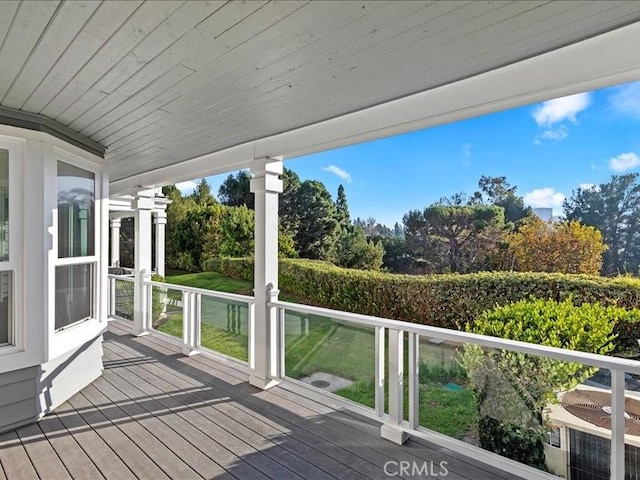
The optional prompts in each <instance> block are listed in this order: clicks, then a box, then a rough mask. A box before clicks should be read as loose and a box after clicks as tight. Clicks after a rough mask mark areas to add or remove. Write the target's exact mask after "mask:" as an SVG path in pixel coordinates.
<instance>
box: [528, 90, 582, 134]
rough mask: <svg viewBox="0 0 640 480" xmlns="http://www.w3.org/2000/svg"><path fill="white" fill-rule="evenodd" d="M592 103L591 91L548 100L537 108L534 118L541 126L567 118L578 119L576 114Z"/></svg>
mask: <svg viewBox="0 0 640 480" xmlns="http://www.w3.org/2000/svg"><path fill="white" fill-rule="evenodd" d="M590 103H591V95H590V94H589V93H577V94H575V95H569V96H568V97H561V98H555V99H553V100H548V101H546V102H544V103H543V104H542V105H540V106H539V107H538V108H536V109H535V111H534V112H533V118H534V119H535V121H536V123H537V124H538V125H539V126H541V127H550V126H552V125H554V124H556V123H560V122H563V121H565V120H571V121H572V122H575V121H576V115H577V114H578V113H580V112H581V111H583V110H584V109H586V108H587V107H588V106H589V104H590Z"/></svg>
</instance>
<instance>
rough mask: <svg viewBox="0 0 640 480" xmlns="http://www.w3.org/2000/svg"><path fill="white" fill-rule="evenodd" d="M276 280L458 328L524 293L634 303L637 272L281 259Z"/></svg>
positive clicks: (383, 312) (325, 297) (229, 262)
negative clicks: (407, 271) (409, 269)
mask: <svg viewBox="0 0 640 480" xmlns="http://www.w3.org/2000/svg"><path fill="white" fill-rule="evenodd" d="M205 267H206V270H213V271H217V272H221V273H224V274H225V275H227V276H229V277H233V278H238V279H242V280H247V281H252V280H253V260H252V259H246V258H242V259H211V260H209V261H208V262H207V263H206V265H205ZM279 287H280V289H281V290H282V291H283V292H286V293H287V294H289V295H293V296H295V297H296V298H299V299H300V301H302V302H305V303H308V304H310V305H317V306H322V307H328V308H334V309H337V310H345V311H349V312H355V313H362V314H365V315H376V316H380V317H384V318H393V319H397V320H405V321H408V322H414V323H421V324H425V325H435V326H439V327H446V328H460V327H463V326H464V325H465V324H467V323H469V322H473V321H474V320H475V319H476V318H477V317H479V316H480V314H481V313H482V312H484V311H486V310H490V309H492V308H494V307H495V306H497V305H506V304H510V303H513V302H517V301H519V300H524V299H527V298H529V297H531V296H534V297H536V298H542V299H552V300H556V301H560V302H561V301H563V300H565V299H566V298H569V297H570V298H572V300H573V302H574V303H575V304H576V305H580V304H582V303H596V302H597V303H600V304H602V305H604V306H619V307H624V308H626V309H632V308H639V307H640V280H639V279H633V278H628V277H619V278H606V277H594V276H588V275H567V274H560V273H536V272H526V273H520V272H482V273H473V274H466V275H457V274H446V275H421V276H413V275H398V274H391V273H381V272H370V271H362V270H349V269H345V268H339V267H336V266H334V265H332V264H331V263H328V262H322V261H312V260H302V259H281V260H280V279H279ZM625 321H627V320H625ZM635 325H636V324H635V322H632V324H631V326H630V327H629V328H631V329H632V330H633V331H634V332H635V330H636V326H635ZM639 330H640V329H639ZM639 338H640V337H639Z"/></svg>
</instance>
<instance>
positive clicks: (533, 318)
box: [461, 298, 630, 469]
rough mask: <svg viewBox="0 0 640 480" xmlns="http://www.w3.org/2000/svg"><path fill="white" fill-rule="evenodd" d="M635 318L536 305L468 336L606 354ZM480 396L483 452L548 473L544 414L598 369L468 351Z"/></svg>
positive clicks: (518, 308) (498, 317)
mask: <svg viewBox="0 0 640 480" xmlns="http://www.w3.org/2000/svg"><path fill="white" fill-rule="evenodd" d="M629 314H630V313H629V312H627V311H626V310H624V309H622V308H618V307H604V306H602V305H600V304H597V303H595V304H588V303H585V304H582V305H578V306H576V305H574V304H573V302H572V301H571V299H566V300H564V301H562V302H556V301H555V300H540V299H534V298H532V299H529V300H522V301H519V302H516V303H513V304H511V305H506V306H500V307H496V308H494V309H492V310H490V311H487V312H485V313H483V314H482V315H481V316H480V317H479V318H478V319H477V320H476V321H475V322H474V323H473V324H471V323H469V324H467V326H466V331H468V332H471V333H479V334H483V335H491V336H495V337H501V338H507V339H511V340H519V341H523V342H529V343H535V344H539V345H546V346H551V347H558V348H565V349H571V350H578V351H585V352H590V353H599V354H606V353H608V352H610V351H611V350H612V349H613V344H612V340H613V339H614V335H613V333H612V332H613V325H614V324H616V323H617V322H618V321H619V320H620V318H623V317H626V316H628V315H629ZM461 362H462V365H463V366H464V367H465V369H466V371H467V374H468V376H469V380H470V383H471V386H472V388H473V390H474V392H475V394H476V399H477V402H478V417H479V431H478V433H479V440H480V446H481V447H482V448H484V449H486V450H489V451H492V452H495V453H498V454H500V455H504V456H506V457H509V458H512V459H513V460H517V461H518V462H521V463H526V464H528V465H531V466H534V467H537V468H540V469H545V468H546V467H545V462H544V449H543V441H544V437H545V434H546V426H545V422H544V418H543V410H544V408H545V407H546V406H547V404H548V403H549V402H553V401H555V400H556V395H557V393H558V392H559V391H563V390H567V389H570V388H572V387H574V386H575V385H577V384H578V383H579V382H581V381H583V380H584V379H586V378H587V377H589V376H590V375H592V374H593V373H595V372H594V369H593V368H591V367H588V366H585V365H582V364H579V363H571V362H560V361H557V360H552V359H550V358H546V357H539V356H536V355H527V354H521V353H516V352H509V351H505V350H490V349H484V348H481V347H478V346H476V345H466V346H465V348H464V351H463V352H462V354H461Z"/></svg>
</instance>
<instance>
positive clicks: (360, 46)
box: [0, 0, 640, 180]
mask: <svg viewBox="0 0 640 480" xmlns="http://www.w3.org/2000/svg"><path fill="white" fill-rule="evenodd" d="M639 20H640V2H637V1H628V2H624V1H596V2H581V1H551V2H544V1H526V0H522V1H520V0H518V1H511V2H509V1H482V2H480V1H446V2H443V1H434V2H403V1H392V2H382V1H373V2H370V1H313V2H304V1H270V2H267V1H257V0H252V1H231V2H224V1H186V2H185V1H169V0H162V1H134V0H126V1H114V0H110V1H104V2H98V1H79V0H76V1H63V2H58V1H53V0H46V1H25V2H15V1H3V2H0V99H1V100H0V105H2V106H4V107H10V108H13V109H20V110H24V111H27V112H31V113H39V114H42V115H44V116H46V117H48V118H50V119H53V120H55V121H57V122H59V123H61V124H63V125H66V126H68V127H69V128H71V129H72V130H74V131H76V132H79V133H80V134H82V135H84V136H86V137H89V138H91V139H92V140H94V141H97V142H99V143H101V144H102V145H104V146H106V147H107V155H106V156H107V159H108V160H109V162H110V165H111V179H112V180H118V179H123V178H127V177H130V176H132V175H135V174H139V173H142V172H145V171H149V170H152V169H155V168H159V167H162V166H166V165H171V164H175V163H178V162H180V161H183V160H186V159H189V158H193V157H197V156H199V155H203V154H207V153H211V152H215V151H219V150H222V149H224V148H228V147H231V146H234V145H238V144H241V143H245V142H247V141H251V140H255V139H259V138H264V137H266V136H269V135H274V134H277V133H280V132H285V131H289V130H291V129H294V128H297V127H301V126H305V125H309V124H313V123H316V122H319V121H322V120H326V119H330V118H334V117H337V116H340V115H343V114H345V113H349V112H353V111H357V110H361V109H363V108H366V107H369V106H372V105H377V104H380V103H383V102H386V101H389V100H393V99H396V98H399V97H402V96H406V95H409V94H412V93H417V92H420V91H424V90H428V89H430V88H433V87H436V86H440V85H443V84H447V83H450V82H453V81H456V80H459V79H462V78H466V77H469V76H472V75H475V74H478V73H481V72H484V71H488V70H491V69H494V68H497V67H500V66H503V65H507V64H510V63H513V62H516V61H518V60H522V59H525V58H528V57H531V56H534V55H538V54H540V53H543V52H546V51H550V50H553V49H556V48H559V47H561V46H565V45H568V44H571V43H574V42H577V41H580V40H583V39H585V38H588V37H591V36H594V35H597V34H599V33H603V32H606V31H609V30H612V29H615V28H617V27H620V26H623V25H626V24H629V23H633V22H637V21H639ZM630 48H632V46H630ZM636 48H637V46H636ZM497 88H499V86H497Z"/></svg>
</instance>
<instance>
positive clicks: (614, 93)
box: [179, 82, 640, 226]
mask: <svg viewBox="0 0 640 480" xmlns="http://www.w3.org/2000/svg"><path fill="white" fill-rule="evenodd" d="M285 166H286V167H288V168H291V169H293V170H294V171H295V172H297V173H298V175H300V178H301V179H302V180H306V179H316V180H320V181H322V182H323V183H324V184H325V185H326V186H327V188H328V189H329V191H330V192H331V194H332V195H333V196H334V198H335V195H336V192H337V189H338V185H340V184H343V185H344V187H345V191H346V194H347V200H348V203H349V209H350V212H351V216H352V218H356V217H361V218H368V217H374V218H375V219H376V220H377V221H379V222H380V223H383V224H386V225H389V226H393V224H394V223H395V222H396V221H397V222H400V223H402V216H403V215H404V214H405V213H406V212H407V211H409V210H413V209H421V208H424V207H426V206H428V205H430V204H431V203H433V202H434V201H437V200H438V199H439V198H441V197H443V196H450V195H452V194H454V193H458V192H464V193H467V194H472V193H473V192H474V191H476V190H477V189H478V187H477V184H478V179H479V178H480V176H481V175H489V176H503V175H504V176H506V177H507V180H508V181H509V182H510V183H511V184H512V185H516V186H517V187H518V194H519V195H523V196H524V197H525V201H526V202H527V203H528V204H529V205H531V206H533V207H552V208H554V213H555V214H560V213H561V212H562V208H561V207H562V200H563V199H564V198H565V196H566V197H568V196H570V195H571V192H572V190H575V189H577V188H578V187H579V186H581V185H583V186H584V185H589V184H598V183H602V182H605V181H607V180H608V179H609V178H610V176H611V175H612V174H624V173H628V172H638V171H640V82H636V83H631V84H626V85H621V86H618V87H613V88H607V89H602V90H597V91H594V92H587V93H582V94H578V95H572V96H569V97H564V98H560V99H555V100H551V101H548V102H544V103H540V104H535V105H529V106H525V107H520V108H517V109H512V110H507V111H504V112H499V113H495V114H491V115H485V116H482V117H477V118H473V119H470V120H465V121H462V122H456V123H451V124H447V125H442V126H440V127H435V128H429V129H426V130H420V131H416V132H412V133H408V134H404V135H397V136H394V137H389V138H384V139H380V140H376V141H372V142H367V143H362V144H358V145H353V146H350V147H343V148H339V149H335V150H330V151H327V152H322V153H317V154H314V155H308V156H304V157H298V158H295V159H291V160H287V161H286V162H285ZM226 176H227V175H222V176H216V177H209V178H208V180H209V183H210V184H211V185H212V188H213V191H214V192H217V191H218V188H219V186H220V183H221V182H222V181H223V180H224V178H226ZM191 185H192V183H191V182H184V183H183V184H180V185H179V187H180V188H181V189H182V190H183V192H184V193H188V191H189V190H190V187H191Z"/></svg>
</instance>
